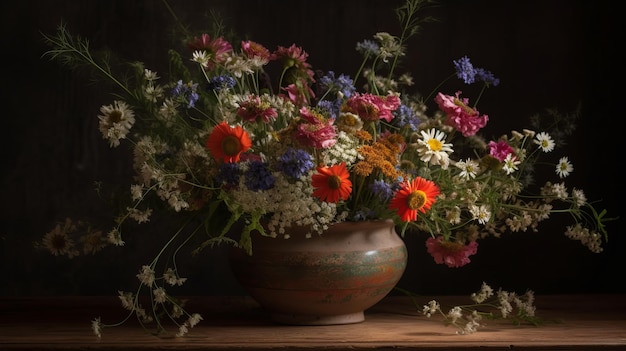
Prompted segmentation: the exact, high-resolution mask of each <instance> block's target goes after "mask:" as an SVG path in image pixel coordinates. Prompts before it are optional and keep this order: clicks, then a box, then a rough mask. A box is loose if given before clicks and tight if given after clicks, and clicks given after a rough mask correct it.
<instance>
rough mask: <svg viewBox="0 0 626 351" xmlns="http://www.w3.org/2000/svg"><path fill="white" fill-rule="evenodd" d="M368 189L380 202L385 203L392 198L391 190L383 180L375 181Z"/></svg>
mask: <svg viewBox="0 0 626 351" xmlns="http://www.w3.org/2000/svg"><path fill="white" fill-rule="evenodd" d="M370 189H371V190H372V193H373V194H374V195H376V196H378V197H379V198H380V199H381V200H382V201H387V200H389V199H391V197H392V196H393V189H392V188H391V186H390V185H389V184H387V183H386V182H385V181H384V180H375V181H374V182H373V183H372V184H371V185H370Z"/></svg>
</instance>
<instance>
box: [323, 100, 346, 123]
mask: <svg viewBox="0 0 626 351" xmlns="http://www.w3.org/2000/svg"><path fill="white" fill-rule="evenodd" d="M342 104H343V100H342V99H335V101H329V100H320V101H319V102H318V103H317V107H319V108H321V109H323V110H326V111H328V115H329V116H330V118H332V119H337V117H338V116H339V112H341V105H342Z"/></svg>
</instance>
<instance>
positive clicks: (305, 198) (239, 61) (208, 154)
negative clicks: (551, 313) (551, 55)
mask: <svg viewBox="0 0 626 351" xmlns="http://www.w3.org/2000/svg"><path fill="white" fill-rule="evenodd" d="M427 4H428V1H422V0H409V1H407V2H406V4H405V5H404V6H402V7H400V8H398V9H397V10H396V13H397V14H398V19H399V22H400V24H401V32H400V33H399V35H392V34H390V33H387V32H378V33H374V34H373V36H372V37H371V38H370V39H365V40H363V41H361V42H358V43H357V44H356V47H355V49H356V50H357V51H358V52H359V53H360V54H361V55H362V61H361V62H359V63H358V64H357V66H356V73H354V74H353V75H348V74H346V73H340V72H334V71H332V70H329V71H325V72H322V71H316V70H314V67H312V66H311V64H310V63H309V62H308V53H307V52H306V51H305V50H304V49H303V48H302V47H299V46H297V45H296V44H293V45H290V46H278V47H276V48H272V49H270V48H266V47H265V46H264V45H263V44H261V43H258V42H255V41H252V40H236V39H235V38H232V39H230V38H228V37H227V36H226V33H224V32H220V31H214V32H202V31H200V32H185V33H183V34H184V35H183V41H182V42H184V45H180V48H178V50H174V49H172V50H170V51H169V60H170V72H168V74H167V77H163V76H161V74H159V73H158V72H155V71H152V70H150V68H149V67H145V65H144V64H143V63H141V62H130V64H129V65H127V66H124V67H126V68H128V69H127V70H125V71H122V72H120V71H119V70H118V68H121V67H118V66H115V65H113V64H112V61H110V59H111V56H110V55H105V56H97V55H95V53H94V52H92V51H91V49H90V47H89V41H88V40H86V39H83V38H80V37H76V36H73V35H72V34H71V33H70V32H69V31H68V29H67V28H66V26H65V25H64V24H62V25H61V26H59V28H58V31H57V33H56V34H54V35H46V36H45V40H46V41H47V43H48V44H49V46H50V50H49V51H48V52H47V53H46V56H47V57H49V58H52V59H56V60H59V61H60V62H62V63H65V64H68V65H70V66H72V67H76V66H84V65H86V66H88V67H91V68H92V69H94V72H96V73H97V74H99V75H100V77H102V78H104V79H105V80H108V81H109V82H111V83H113V85H114V86H115V88H116V91H115V94H116V95H115V96H116V97H115V98H114V99H112V101H109V102H107V103H105V104H104V105H103V106H102V107H101V109H100V113H99V114H98V115H97V118H98V119H99V130H100V132H101V134H102V137H103V139H104V140H105V141H106V142H108V144H109V145H110V146H111V147H112V148H116V147H118V146H120V145H121V143H128V144H129V145H131V146H132V153H133V154H132V156H133V171H134V174H135V177H134V182H133V184H129V186H128V200H129V202H128V205H127V206H126V207H125V210H124V211H123V213H121V214H120V215H119V216H118V217H116V218H115V221H114V225H113V226H112V228H111V229H110V230H108V231H104V232H103V231H101V230H95V229H93V227H91V226H90V225H88V224H86V222H83V221H75V220H72V219H68V220H66V221H65V222H64V223H61V224H59V225H57V226H56V227H55V228H53V229H52V230H51V231H50V232H48V233H47V234H46V235H45V236H44V238H43V239H42V242H41V245H42V246H43V247H45V248H48V249H49V250H50V251H51V252H52V253H53V254H55V255H64V256H68V257H74V256H78V255H80V254H81V250H79V247H78V242H81V243H83V245H84V246H83V247H82V253H95V252H97V251H100V250H101V249H103V248H104V247H105V246H108V245H115V246H123V245H124V228H125V225H126V223H127V222H128V221H135V222H137V223H144V222H148V221H149V220H150V218H151V217H153V216H156V215H160V214H162V213H168V214H170V215H173V216H176V217H180V218H181V219H184V220H183V222H182V223H183V225H182V226H181V228H180V230H178V231H176V232H174V233H172V235H171V239H170V240H168V242H167V244H166V247H163V248H157V254H156V257H155V259H154V260H153V261H152V262H150V263H148V264H146V265H144V266H143V267H141V268H140V269H139V272H138V274H137V277H138V279H139V289H138V291H137V292H136V293H130V292H120V294H119V297H120V299H121V301H122V304H123V306H124V307H125V308H126V309H128V310H129V313H130V314H131V315H132V314H135V315H136V316H137V317H138V318H139V320H140V321H141V322H142V323H144V322H145V323H147V322H151V321H156V322H157V326H158V329H164V328H163V326H162V324H160V319H161V317H162V316H167V317H168V318H170V319H172V320H174V321H179V320H181V319H180V318H182V321H181V322H177V323H178V325H179V331H178V333H177V335H181V336H182V335H185V334H186V333H187V332H188V329H189V328H191V327H193V326H194V325H196V324H197V323H198V322H199V321H200V320H201V316H200V315H198V314H192V313H188V312H187V311H186V310H185V309H184V308H183V307H184V306H183V305H182V304H181V303H180V301H179V300H178V299H176V298H175V297H173V296H172V295H171V294H170V292H169V290H168V289H170V287H174V286H178V285H181V284H183V283H184V282H185V281H186V278H185V277H182V276H180V274H179V270H178V269H177V266H176V260H175V258H176V257H175V253H176V251H177V248H179V247H182V246H185V245H192V246H193V247H194V252H199V251H201V250H202V249H204V248H207V247H211V246H214V245H217V244H229V245H234V246H238V247H241V248H243V249H245V250H246V251H247V252H248V253H249V254H254V242H253V240H252V239H251V233H253V232H255V231H256V232H259V233H261V234H262V235H265V236H270V237H275V238H276V240H283V239H289V228H291V227H293V226H298V227H307V228H308V229H309V232H308V234H307V236H313V235H324V232H325V230H327V229H328V228H329V227H330V226H332V225H333V224H335V223H340V222H344V221H365V220H392V221H394V222H395V224H396V227H397V228H398V231H399V233H400V234H401V235H402V236H404V235H423V236H424V238H425V245H426V247H427V250H428V252H429V253H430V254H431V255H432V257H433V259H434V260H435V262H437V263H440V264H445V265H447V266H449V267H461V266H464V265H467V264H468V263H470V257H471V256H472V255H474V254H476V253H477V252H478V250H479V244H478V243H479V241H480V240H482V239H485V238H487V237H500V236H501V235H503V234H505V233H515V232H520V231H527V230H536V229H537V227H538V225H539V223H540V222H542V221H544V220H547V219H548V218H550V217H551V216H552V215H553V214H556V213H566V214H568V215H569V216H571V219H572V222H571V224H570V225H567V226H566V227H565V228H564V233H565V235H566V236H567V237H569V238H571V239H574V240H578V241H580V242H581V243H582V244H583V245H585V246H586V247H588V248H589V249H590V250H591V251H593V252H601V251H602V244H603V241H606V239H607V231H606V228H605V222H606V221H607V220H609V219H608V218H606V212H605V211H598V210H596V209H595V208H594V206H593V205H592V203H591V202H589V201H588V200H587V199H586V197H585V194H584V192H583V190H582V189H577V188H568V187H567V186H566V184H565V183H564V181H563V179H564V178H565V177H567V176H568V175H569V174H570V173H571V172H573V169H574V168H573V165H572V164H571V163H570V161H569V159H568V158H567V156H561V157H560V158H559V159H558V161H557V162H555V163H550V162H546V161H543V160H542V157H544V155H545V154H548V153H552V152H554V151H555V150H557V148H558V146H559V143H560V142H561V141H562V140H563V139H564V138H565V137H567V136H568V135H570V134H571V132H572V131H573V126H574V125H575V124H574V122H575V118H576V117H578V114H577V113H572V114H568V115H561V114H559V113H557V112H556V111H550V113H548V114H546V115H542V116H539V117H537V118H535V119H533V120H531V123H530V125H529V127H528V129H523V130H519V131H518V130H513V131H511V132H507V133H505V134H503V135H502V136H501V137H499V138H497V139H485V138H484V137H483V136H481V135H480V131H481V129H482V128H484V127H485V126H486V125H487V124H488V123H490V122H492V121H494V122H495V121H497V117H495V118H494V117H493V116H491V117H490V116H488V115H487V114H485V113H482V112H480V111H479V109H478V107H477V106H478V105H477V104H478V101H479V100H480V99H481V97H482V95H483V93H485V92H486V91H487V89H490V88H493V87H497V86H498V85H499V83H500V81H499V79H498V78H497V77H496V75H495V74H494V73H492V72H490V71H488V70H486V69H483V68H479V67H476V66H474V64H473V63H472V62H471V60H470V59H469V58H468V57H460V58H456V59H454V60H452V61H451V62H450V72H445V73H446V74H448V73H449V74H450V75H449V76H448V78H446V79H445V80H444V81H448V80H451V79H458V84H459V86H458V89H457V90H455V91H439V90H438V88H435V89H434V90H433V92H432V93H430V94H429V95H421V94H419V93H417V92H413V91H411V86H412V85H413V78H412V77H411V75H410V74H409V73H408V72H398V70H399V68H398V67H399V62H400V61H401V60H402V58H403V57H404V56H405V54H406V45H407V42H408V40H409V39H410V38H412V37H413V36H414V35H415V34H416V33H417V32H418V28H419V26H420V25H421V24H422V23H423V22H424V21H426V20H428V19H427V18H421V17H419V16H418V14H419V10H420V9H421V8H422V7H423V6H426V5H427ZM272 69H277V72H279V74H278V75H276V76H272V75H270V74H269V72H271V70H272ZM472 89H474V90H475V91H476V95H475V96H472V94H469V93H467V91H472ZM470 97H471V98H470ZM432 104H434V106H435V107H436V108H435V109H433V108H432V107H433V105H432ZM94 118H96V117H94ZM544 125H550V128H547V129H544V128H543V126H544ZM545 165H547V166H548V168H549V169H550V173H551V176H550V177H548V179H547V180H546V181H545V182H543V184H541V185H540V184H539V183H538V182H537V181H536V179H535V178H534V177H533V176H534V175H535V174H538V170H537V168H538V167H539V166H545ZM235 225H236V226H237V227H238V228H241V230H239V231H238V232H237V239H236V240H235V239H234V237H233V236H232V228H233V226H235ZM167 250H171V251H173V255H172V257H170V258H168V259H164V258H163V253H164V252H166V251H167ZM144 291H145V292H147V293H148V295H149V297H150V299H149V301H150V306H151V308H150V309H148V310H146V309H145V308H144V307H143V305H142V304H141V302H140V298H139V297H140V296H141V294H142V292H144ZM492 295H493V291H491V289H490V287H488V286H485V287H483V289H482V290H481V293H479V294H477V295H476V296H478V299H477V300H476V301H477V302H479V303H482V302H483V301H484V300H485V299H486V298H487V297H490V296H492ZM498 297H499V298H500V299H501V302H503V303H508V302H509V301H511V300H510V299H511V298H513V299H518V297H516V296H514V295H508V294H504V293H502V294H499V295H498ZM530 300H532V298H530ZM516 301H519V300H516ZM509 306H510V305H509ZM521 306H525V307H526V315H527V316H528V317H532V307H530V305H528V304H523V303H521ZM426 307H428V308H426ZM426 307H425V311H426V312H425V313H427V314H428V315H430V314H431V313H433V312H434V311H435V310H437V309H438V308H439V307H438V306H437V305H436V304H431V305H429V306H426ZM504 311H505V313H503V315H505V314H506V313H508V312H510V309H506V308H505V309H504ZM93 326H94V331H95V332H96V334H98V335H100V332H101V329H102V327H104V326H106V325H104V324H103V323H102V322H101V321H100V319H96V320H94V322H93ZM471 329H472V328H471V327H470V328H469V329H468V330H469V331H471Z"/></svg>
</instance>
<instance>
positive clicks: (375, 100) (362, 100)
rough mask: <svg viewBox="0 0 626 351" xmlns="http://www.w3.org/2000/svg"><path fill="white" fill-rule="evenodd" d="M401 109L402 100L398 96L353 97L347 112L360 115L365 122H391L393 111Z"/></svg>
mask: <svg viewBox="0 0 626 351" xmlns="http://www.w3.org/2000/svg"><path fill="white" fill-rule="evenodd" d="M398 107H400V98H399V97H398V96H397V95H394V94H389V95H387V96H378V95H374V94H369V93H366V94H360V93H356V94H354V95H352V97H350V98H349V99H348V101H346V112H351V113H354V114H356V115H358V116H359V117H360V118H361V120H363V121H378V120H381V119H383V120H385V121H387V122H391V120H392V119H393V111H395V110H397V109H398Z"/></svg>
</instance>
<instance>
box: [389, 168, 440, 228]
mask: <svg viewBox="0 0 626 351" xmlns="http://www.w3.org/2000/svg"><path fill="white" fill-rule="evenodd" d="M437 195H439V187H438V186H437V185H435V183H433V182H432V181H430V180H427V179H424V178H422V177H416V178H415V179H413V181H412V182H411V183H404V184H403V186H402V187H401V188H400V190H398V191H397V192H396V194H395V196H394V197H393V199H391V202H390V203H389V208H395V209H397V210H398V215H399V216H400V218H401V219H402V221H404V222H410V221H414V220H416V219H417V212H418V211H420V212H422V213H426V211H428V210H429V209H430V207H431V206H432V205H433V204H434V203H435V197H437Z"/></svg>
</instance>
